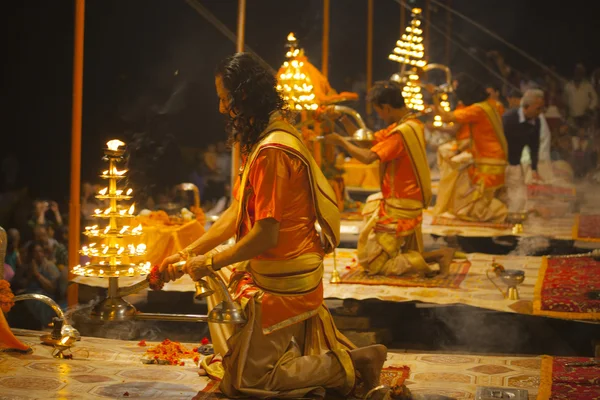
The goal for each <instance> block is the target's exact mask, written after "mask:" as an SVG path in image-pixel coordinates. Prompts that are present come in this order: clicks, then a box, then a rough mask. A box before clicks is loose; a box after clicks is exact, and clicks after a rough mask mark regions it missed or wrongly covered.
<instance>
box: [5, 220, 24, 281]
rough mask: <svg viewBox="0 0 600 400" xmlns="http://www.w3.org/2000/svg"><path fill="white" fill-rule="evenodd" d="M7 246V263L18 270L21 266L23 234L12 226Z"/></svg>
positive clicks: (8, 233)
mask: <svg viewBox="0 0 600 400" xmlns="http://www.w3.org/2000/svg"><path fill="white" fill-rule="evenodd" d="M6 236H7V239H8V240H7V242H8V243H7V247H6V257H5V259H4V260H0V261H4V263H5V264H8V265H10V266H11V268H12V270H13V271H16V270H17V269H18V268H19V267H20V266H21V254H20V253H19V243H20V242H21V234H20V233H19V231H18V230H16V229H14V228H11V229H9V230H8V232H7V235H6Z"/></svg>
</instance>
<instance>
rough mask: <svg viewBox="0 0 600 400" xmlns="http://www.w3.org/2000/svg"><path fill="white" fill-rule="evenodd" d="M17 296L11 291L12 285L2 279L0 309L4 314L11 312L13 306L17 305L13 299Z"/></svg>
mask: <svg viewBox="0 0 600 400" xmlns="http://www.w3.org/2000/svg"><path fill="white" fill-rule="evenodd" d="M14 297H15V295H14V294H13V292H12V290H10V283H8V281H6V280H4V279H1V280H0V309H2V311H3V312H5V313H7V312H9V311H10V309H11V308H12V306H14V305H15V302H14V301H13V298H14Z"/></svg>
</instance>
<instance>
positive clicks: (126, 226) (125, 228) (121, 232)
mask: <svg viewBox="0 0 600 400" xmlns="http://www.w3.org/2000/svg"><path fill="white" fill-rule="evenodd" d="M127 229H129V225H124V226H123V227H122V228H121V230H120V231H119V233H120V234H123V233H125V231H126V230H127Z"/></svg>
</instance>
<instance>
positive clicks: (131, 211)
mask: <svg viewBox="0 0 600 400" xmlns="http://www.w3.org/2000/svg"><path fill="white" fill-rule="evenodd" d="M129 190H131V189H129ZM134 211H135V203H134V204H132V205H131V207H129V215H133V212H134Z"/></svg>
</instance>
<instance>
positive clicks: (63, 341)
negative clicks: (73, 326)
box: [60, 336, 69, 344]
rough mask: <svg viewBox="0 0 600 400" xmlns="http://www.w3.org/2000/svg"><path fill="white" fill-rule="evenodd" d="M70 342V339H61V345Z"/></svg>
mask: <svg viewBox="0 0 600 400" xmlns="http://www.w3.org/2000/svg"><path fill="white" fill-rule="evenodd" d="M68 342H69V337H68V336H65V337H64V338H62V339H61V341H60V344H67V343H68Z"/></svg>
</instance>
